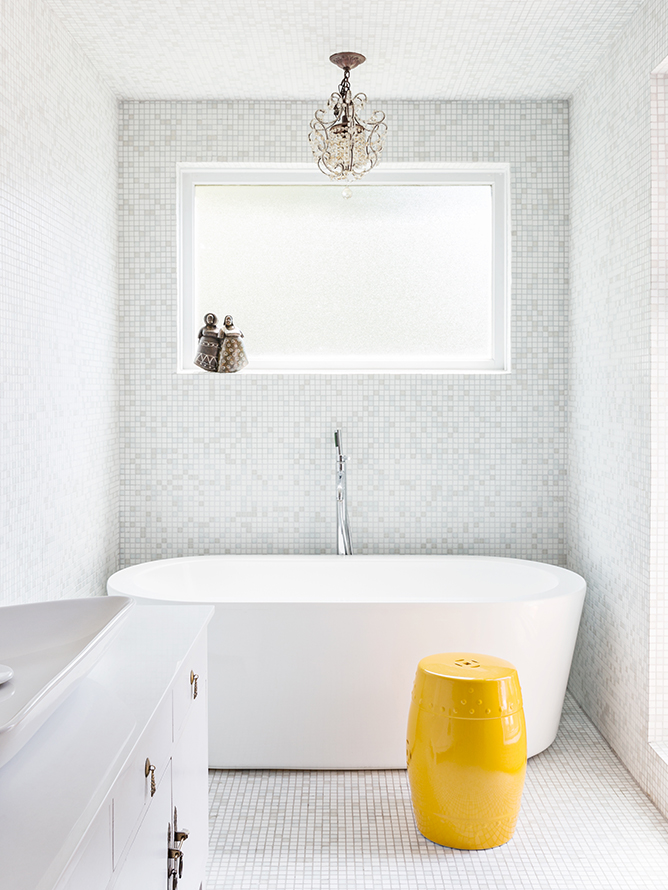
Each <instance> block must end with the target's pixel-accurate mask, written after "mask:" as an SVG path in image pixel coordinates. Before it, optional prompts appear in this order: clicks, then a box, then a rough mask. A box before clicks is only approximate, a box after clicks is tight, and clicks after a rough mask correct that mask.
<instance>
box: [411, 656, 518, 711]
mask: <svg viewBox="0 0 668 890" xmlns="http://www.w3.org/2000/svg"><path fill="white" fill-rule="evenodd" d="M413 700H414V701H415V702H416V704H417V705H418V706H419V707H420V708H422V709H423V710H426V711H430V712H431V713H433V714H436V715H438V716H445V715H447V716H449V717H458V718H466V719H474V718H475V719H477V718H486V719H489V718H491V717H506V716H509V715H511V714H514V713H515V712H517V711H520V710H521V709H522V691H521V689H520V683H519V678H518V676H517V670H516V669H515V667H514V666H513V665H512V664H511V663H510V662H509V661H505V660H504V659H503V658H496V657H494V656H491V655H482V654H480V653H477V652H440V653H439V654H437V655H428V656H427V657H426V658H423V659H422V660H421V661H420V663H419V664H418V671H417V675H416V677H415V686H414V687H413Z"/></svg>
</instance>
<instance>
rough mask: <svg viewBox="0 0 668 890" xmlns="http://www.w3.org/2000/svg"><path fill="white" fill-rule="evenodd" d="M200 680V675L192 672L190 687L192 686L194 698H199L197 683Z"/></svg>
mask: <svg viewBox="0 0 668 890" xmlns="http://www.w3.org/2000/svg"><path fill="white" fill-rule="evenodd" d="M198 680H199V674H196V673H195V672H194V671H190V685H191V686H192V693H193V698H197V681H198Z"/></svg>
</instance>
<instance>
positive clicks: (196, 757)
mask: <svg viewBox="0 0 668 890" xmlns="http://www.w3.org/2000/svg"><path fill="white" fill-rule="evenodd" d="M204 663H205V664H206V655H205V658H204ZM206 692H207V684H206V677H205V676H204V672H203V671H202V673H201V674H200V680H199V694H198V696H197V698H196V699H195V700H194V701H193V702H192V704H191V707H190V709H189V711H188V716H187V718H186V719H185V721H184V724H183V727H182V731H181V737H180V738H179V740H178V742H177V744H176V746H175V748H174V753H173V755H172V795H173V798H172V799H173V807H174V810H175V811H176V818H177V822H178V829H179V830H182V829H187V830H188V832H189V836H188V838H187V840H185V841H184V842H183V847H182V849H183V873H182V877H181V879H180V880H179V882H178V890H199V887H200V884H202V882H203V881H204V877H205V871H206V860H207V855H208V851H209V824H208V823H209V819H208V809H209V808H208V786H209V770H208V765H209V752H208V732H207V696H206Z"/></svg>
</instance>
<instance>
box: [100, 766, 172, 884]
mask: <svg viewBox="0 0 668 890" xmlns="http://www.w3.org/2000/svg"><path fill="white" fill-rule="evenodd" d="M170 777H171V770H170V768H169V767H168V768H167V769H166V770H165V773H164V774H163V776H162V779H161V781H160V783H159V785H158V787H157V789H156V792H155V796H154V797H153V799H152V800H151V803H150V804H149V807H148V809H147V811H146V815H145V816H144V819H143V821H142V823H141V825H140V826H139V831H138V832H137V834H136V835H135V838H134V840H133V842H132V846H131V847H130V850H129V852H128V855H127V858H126V860H125V862H124V863H123V865H122V866H121V868H120V870H119V872H118V876H117V878H116V881H115V883H114V884H113V885H112V887H113V890H166V887H167V849H168V844H169V837H170V816H171V781H170Z"/></svg>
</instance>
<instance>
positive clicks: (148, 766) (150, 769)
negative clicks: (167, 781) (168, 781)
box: [144, 757, 155, 797]
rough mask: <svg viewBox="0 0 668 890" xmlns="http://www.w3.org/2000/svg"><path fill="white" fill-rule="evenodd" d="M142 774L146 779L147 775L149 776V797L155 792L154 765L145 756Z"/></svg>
mask: <svg viewBox="0 0 668 890" xmlns="http://www.w3.org/2000/svg"><path fill="white" fill-rule="evenodd" d="M144 775H145V776H146V778H147V779H148V777H149V775H150V777H151V797H153V795H154V794H155V767H154V766H153V764H152V763H151V761H150V760H149V759H148V757H147V758H146V763H145V764H144Z"/></svg>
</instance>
